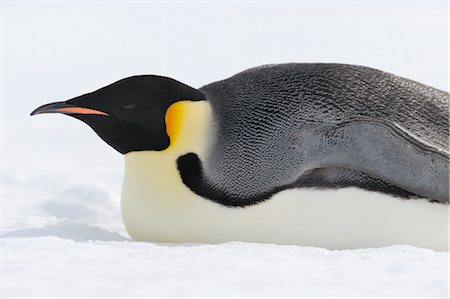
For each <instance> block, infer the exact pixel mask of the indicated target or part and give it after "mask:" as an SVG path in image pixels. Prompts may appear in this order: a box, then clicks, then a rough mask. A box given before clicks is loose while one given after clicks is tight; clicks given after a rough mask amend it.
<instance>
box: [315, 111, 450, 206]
mask: <svg viewBox="0 0 450 299" xmlns="http://www.w3.org/2000/svg"><path fill="white" fill-rule="evenodd" d="M315 163H316V166H317V167H318V168H329V167H332V168H336V167H337V168H347V169H353V170H355V171H358V172H362V173H365V174H367V175H369V176H371V177H373V178H377V179H380V180H382V181H384V182H386V183H389V184H392V185H395V186H397V187H399V188H401V189H404V190H407V191H408V192H411V193H414V194H417V195H419V196H423V197H426V198H429V199H434V200H437V201H440V202H445V203H448V202H449V171H448V166H449V154H448V152H446V151H443V150H441V149H439V148H436V147H434V146H432V145H429V144H427V143H426V142H424V141H423V140H421V139H419V138H418V137H416V136H414V135H413V134H411V133H409V132H408V131H407V130H405V129H404V128H402V127H400V126H399V125H397V124H394V123H391V122H388V121H381V120H378V119H368V118H358V119H352V120H350V121H346V122H342V123H340V124H339V125H337V126H335V127H334V128H333V129H332V130H330V131H328V132H327V133H326V134H325V136H324V138H322V139H321V146H320V148H319V151H318V152H317V160H316V161H315Z"/></svg>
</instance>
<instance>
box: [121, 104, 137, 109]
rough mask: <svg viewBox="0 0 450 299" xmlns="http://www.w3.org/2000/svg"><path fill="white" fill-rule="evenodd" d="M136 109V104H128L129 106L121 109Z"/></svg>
mask: <svg viewBox="0 0 450 299" xmlns="http://www.w3.org/2000/svg"><path fill="white" fill-rule="evenodd" d="M134 107H136V104H128V105H125V106H122V107H121V108H122V109H124V110H131V109H133V108H134Z"/></svg>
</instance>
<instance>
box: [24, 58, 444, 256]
mask: <svg viewBox="0 0 450 299" xmlns="http://www.w3.org/2000/svg"><path fill="white" fill-rule="evenodd" d="M448 103H449V94H448V93H447V92H444V91H440V90H438V89H435V88H432V87H429V86H426V85H423V84H421V83H418V82H415V81H412V80H408V79H405V78H401V77H399V76H396V75H393V74H390V73H387V72H384V71H380V70H376V69H373V68H369V67H363V66H356V65H346V64H326V63H290V64H276V65H265V66H260V67H256V68H252V69H249V70H246V71H243V72H241V73H238V74H236V75H234V76H232V77H230V78H228V79H225V80H222V81H218V82H214V83H211V84H208V85H206V86H203V87H201V88H199V89H195V88H192V87H190V86H188V85H185V84H183V83H181V82H178V81H176V80H174V79H171V78H168V77H163V76H156V75H141V76H133V77H129V78H125V79H122V80H120V81H117V82H115V83H113V84H111V85H108V86H106V87H103V88H101V89H99V90H96V91H94V92H91V93H88V94H84V95H81V96H79V97H76V98H73V99H70V100H67V101H64V102H54V103H50V104H47V105H43V106H41V107H39V108H37V109H36V110H34V111H33V112H32V113H31V115H35V114H41V113H63V114H66V115H69V116H72V117H74V118H76V119H78V120H81V121H82V122H84V123H86V124H87V125H89V126H90V127H91V128H92V129H93V130H94V131H95V132H96V133H97V134H98V136H100V138H101V139H103V140H104V141H105V142H106V143H108V144H109V145H110V146H111V147H113V148H114V149H115V150H117V151H118V152H119V153H121V154H123V155H124V157H125V172H124V181H123V191H122V196H121V211H122V218H123V221H124V224H125V227H126V229H127V231H128V233H129V234H130V236H131V237H132V238H133V239H135V240H139V241H154V242H170V243H180V242H189V243H192V242H198V243H220V242H226V241H247V242H261V243H275V244H292V245H303V246H316V247H324V248H329V249H351V248H367V247H381V246H389V245H394V244H408V245H412V246H418V247H424V248H430V249H434V250H448V212H449V205H448V203H449V170H448V166H449V151H448V141H449V140H448V138H449V136H448V135H449V128H448V118H449V111H448Z"/></svg>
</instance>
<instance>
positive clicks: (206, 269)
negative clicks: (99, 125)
mask: <svg viewBox="0 0 450 299" xmlns="http://www.w3.org/2000/svg"><path fill="white" fill-rule="evenodd" d="M447 22H448V16H447V4H446V3H425V2H424V3H409V4H405V3H391V4H387V3H370V4H367V3H366V4H355V3H340V4H330V3H318V4H311V3H298V4H295V3H284V4H279V3H265V4H260V5H255V4H250V3H233V4H225V3H220V4H217V3H190V4H181V3H169V4H163V3H134V4H127V3H109V4H108V3H99V2H97V3H81V4H80V3H38V2H37V3H35V4H32V3H31V2H28V3H14V2H8V3H3V14H2V25H3V30H2V33H3V35H2V58H3V60H2V90H1V93H2V107H1V108H2V109H1V115H0V117H1V124H2V144H1V146H2V154H3V155H2V177H1V182H2V231H1V245H2V265H1V273H2V297H5V298H12V297H30V296H33V297H44V298H48V297H57V298H62V297H83V298H87V297H94V296H96V297H113V298H114V297H126V298H130V297H199V296H203V297H208V298H211V297H282V296H286V297H346V298H348V297H407V298H409V297H416V298H417V297H422V298H433V297H440V298H448V278H449V276H448V263H449V256H448V253H438V252H434V251H431V250H425V249H420V248H414V247H409V246H393V247H388V248H378V249H360V250H343V251H330V250H325V249H320V248H308V247H299V246H278V245H271V244H251V243H238V242H232V243H225V244H218V245H202V244H177V245H175V244H154V243H138V242H133V241H132V240H130V239H129V237H128V235H127V233H126V231H125V229H124V227H123V225H122V223H121V219H120V213H119V197H120V188H121V186H120V184H121V177H122V171H123V169H122V167H123V166H122V163H123V161H122V157H121V156H120V155H119V154H117V153H115V152H114V151H113V150H111V149H110V148H109V147H108V146H107V145H105V144H104V143H103V142H102V141H101V140H99V139H98V137H97V136H96V135H95V134H94V133H93V132H92V131H91V130H90V129H89V128H88V127H87V126H85V125H82V124H81V123H79V122H78V121H76V120H73V119H70V118H68V117H65V116H56V115H51V116H50V115H46V116H45V117H44V116H41V117H33V118H30V117H29V116H28V114H29V113H30V112H31V111H32V110H33V109H34V108H36V107H37V106H39V105H41V104H44V103H48V102H51V101H58V100H64V99H68V98H70V97H73V96H76V95H79V94H81V93H84V92H89V91H92V90H94V89H96V88H99V87H101V86H104V85H106V84H108V83H111V82H113V81H115V80H117V79H120V78H123V77H126V76H130V75H134V74H143V73H155V74H163V75H167V76H171V77H174V78H177V79H179V80H180V81H183V82H185V83H187V84H190V85H192V86H201V85H203V84H206V83H208V82H210V81H214V80H218V79H221V78H225V77H227V76H229V75H231V74H233V73H236V72H238V71H240V70H243V69H245V68H247V67H250V66H255V65H260V64H265V63H273V62H290V61H296V62H305V61H306V62H308V61H309V62H314V61H322V62H327V61H330V62H346V63H355V64H363V65H369V66H372V67H376V68H380V69H384V70H386V71H390V72H393V73H396V74H399V75H402V76H404V77H408V78H411V79H415V80H418V81H420V82H423V83H427V84H429V85H432V86H435V87H437V88H440V89H447V83H448V74H447V65H448V57H447V53H448V31H447ZM268 41H269V42H268Z"/></svg>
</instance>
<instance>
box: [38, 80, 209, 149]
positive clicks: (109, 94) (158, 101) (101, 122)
mask: <svg viewBox="0 0 450 299" xmlns="http://www.w3.org/2000/svg"><path fill="white" fill-rule="evenodd" d="M202 99H205V96H204V95H203V94H202V93H201V92H200V91H198V90H196V89H194V88H192V87H189V86H187V85H185V84H183V83H180V82H178V81H176V80H173V79H170V78H167V77H160V76H153V75H144V76H135V77H129V78H126V79H122V80H120V81H117V82H115V83H113V84H111V85H108V86H106V87H103V88H101V89H99V90H97V91H94V92H92V93H88V94H85V95H82V96H79V97H76V98H73V99H71V100H68V101H65V102H56V103H50V104H47V105H44V106H41V107H39V108H37V109H36V110H34V111H33V112H32V113H31V115H35V114H40V113H64V114H67V115H70V116H72V117H75V118H77V119H79V120H81V121H83V122H85V123H86V124H88V125H89V126H90V127H91V128H92V129H94V131H95V132H96V133H97V134H98V135H99V136H100V138H102V139H103V140H104V141H105V142H106V143H108V144H109V145H110V146H112V147H113V148H115V149H116V150H117V151H119V152H120V153H122V154H125V153H128V152H131V151H139V150H164V149H166V148H167V147H168V146H169V144H170V141H169V136H168V135H167V132H166V124H165V114H166V110H167V108H169V106H170V105H172V104H173V103H175V102H177V101H180V100H193V101H196V100H202Z"/></svg>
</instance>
